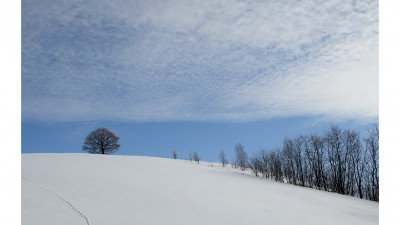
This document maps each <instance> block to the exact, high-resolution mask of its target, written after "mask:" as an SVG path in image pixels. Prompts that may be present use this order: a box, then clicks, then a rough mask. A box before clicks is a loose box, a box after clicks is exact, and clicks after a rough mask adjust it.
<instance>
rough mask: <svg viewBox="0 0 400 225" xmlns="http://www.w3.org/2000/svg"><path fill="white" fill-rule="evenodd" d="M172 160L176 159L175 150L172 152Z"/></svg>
mask: <svg viewBox="0 0 400 225" xmlns="http://www.w3.org/2000/svg"><path fill="white" fill-rule="evenodd" d="M172 158H173V159H177V158H178V153H177V152H176V150H174V152H172Z"/></svg>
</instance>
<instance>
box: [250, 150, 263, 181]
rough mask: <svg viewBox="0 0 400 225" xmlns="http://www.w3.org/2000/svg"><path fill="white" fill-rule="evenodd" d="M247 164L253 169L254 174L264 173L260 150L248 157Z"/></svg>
mask: <svg viewBox="0 0 400 225" xmlns="http://www.w3.org/2000/svg"><path fill="white" fill-rule="evenodd" d="M249 166H250V169H251V170H252V171H253V173H254V174H255V175H256V177H258V173H261V174H264V169H263V161H262V157H261V152H258V153H256V154H254V155H253V156H252V157H251V158H250V162H249Z"/></svg>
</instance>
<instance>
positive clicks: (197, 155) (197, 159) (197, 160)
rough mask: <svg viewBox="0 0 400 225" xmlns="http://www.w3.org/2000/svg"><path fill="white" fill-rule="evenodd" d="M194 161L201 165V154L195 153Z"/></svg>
mask: <svg viewBox="0 0 400 225" xmlns="http://www.w3.org/2000/svg"><path fill="white" fill-rule="evenodd" d="M193 159H194V161H196V162H197V163H200V156H199V154H197V152H195V153H193Z"/></svg>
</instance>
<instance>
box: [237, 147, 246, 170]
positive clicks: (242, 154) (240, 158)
mask: <svg viewBox="0 0 400 225" xmlns="http://www.w3.org/2000/svg"><path fill="white" fill-rule="evenodd" d="M235 153H236V164H237V165H238V166H239V167H240V168H241V169H242V170H244V169H246V167H247V164H248V157H247V153H246V151H245V150H244V146H243V145H242V144H241V143H238V144H236V145H235Z"/></svg>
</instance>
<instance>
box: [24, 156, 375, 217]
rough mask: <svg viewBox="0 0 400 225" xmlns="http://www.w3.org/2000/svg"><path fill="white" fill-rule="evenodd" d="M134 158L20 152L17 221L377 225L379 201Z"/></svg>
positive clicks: (193, 165) (231, 172) (224, 171)
mask: <svg viewBox="0 0 400 225" xmlns="http://www.w3.org/2000/svg"><path fill="white" fill-rule="evenodd" d="M210 165H211V164H209V163H201V164H200V165H198V164H197V163H191V162H186V161H184V160H183V161H182V160H172V159H163V158H152V157H140V156H107V155H106V156H104V155H89V154H23V155H22V224H23V225H24V224H26V225H28V224H29V225H39V224H40V225H46V224H49V225H50V224H57V225H64V224H65V225H72V224H90V225H111V224H115V225H124V224H127V225H128V224H129V225H131V224H140V225H146V224H148V225H159V224H164V225H167V224H171V225H180V224H195V225H196V224H199V225H200V224H219V225H220V224H229V225H235V224H240V225H243V224H251V225H257V224H263V225H265V224H274V225H278V224H318V225H319V224H341V225H344V224H352V225H355V224H363V225H366V224H378V218H379V217H378V203H376V202H371V201H366V200H362V199H358V198H353V197H349V196H343V195H339V194H336V193H328V192H324V191H318V190H314V189H310V188H302V187H297V186H292V185H288V184H282V183H276V182H274V181H270V180H266V179H261V178H257V177H254V176H250V175H243V174H242V173H241V172H239V171H237V170H234V169H232V168H231V167H228V168H222V167H221V166H214V167H211V166H210Z"/></svg>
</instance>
